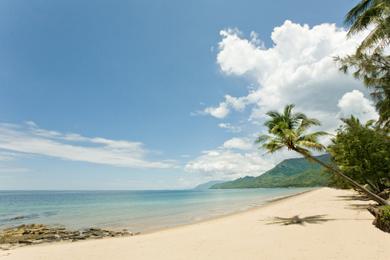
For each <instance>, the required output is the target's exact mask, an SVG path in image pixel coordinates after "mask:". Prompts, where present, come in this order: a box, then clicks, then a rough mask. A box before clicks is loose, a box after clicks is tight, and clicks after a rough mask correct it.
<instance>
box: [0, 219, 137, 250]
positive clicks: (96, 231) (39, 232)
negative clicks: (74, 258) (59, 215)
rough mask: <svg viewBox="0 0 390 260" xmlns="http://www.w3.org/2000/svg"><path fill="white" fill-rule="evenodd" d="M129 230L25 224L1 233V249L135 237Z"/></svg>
mask: <svg viewBox="0 0 390 260" xmlns="http://www.w3.org/2000/svg"><path fill="white" fill-rule="evenodd" d="M136 234H139V233H132V232H129V231H127V230H122V231H114V230H106V229H101V228H87V229H82V230H68V229H66V228H65V227H62V226H47V225H43V224H23V225H19V226H16V227H11V228H6V229H3V230H1V231H0V249H9V248H12V247H16V246H21V245H32V244H41V243H49V242H57V241H72V242H74V241H79V240H86V239H99V238H105V237H121V236H133V235H136Z"/></svg>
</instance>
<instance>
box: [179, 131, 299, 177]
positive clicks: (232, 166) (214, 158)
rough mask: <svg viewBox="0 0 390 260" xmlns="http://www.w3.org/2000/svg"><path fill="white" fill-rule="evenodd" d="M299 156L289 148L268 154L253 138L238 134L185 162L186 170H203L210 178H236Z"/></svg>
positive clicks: (251, 174) (201, 172) (260, 172)
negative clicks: (255, 143)
mask: <svg viewBox="0 0 390 260" xmlns="http://www.w3.org/2000/svg"><path fill="white" fill-rule="evenodd" d="M296 157H299V155H298V154H296V153H294V152H291V151H288V150H282V151H281V152H280V153H276V154H269V153H266V152H265V151H262V150H259V149H257V147H256V146H255V145H254V144H253V140H252V139H251V138H249V137H241V138H238V137H235V138H231V139H229V140H227V141H225V142H224V143H223V145H221V146H220V147H218V148H216V149H213V150H208V151H203V152H202V154H201V155H200V156H198V157H197V158H195V159H193V160H191V161H189V162H188V163H187V164H186V166H185V170H186V171H187V172H193V173H198V174H201V175H203V176H204V177H206V178H207V179H209V180H219V179H235V178H240V177H244V176H259V175H261V174H263V173H264V172H266V171H267V170H269V169H271V168H272V167H274V166H275V165H276V164H277V163H279V162H281V161H282V160H284V159H287V158H296Z"/></svg>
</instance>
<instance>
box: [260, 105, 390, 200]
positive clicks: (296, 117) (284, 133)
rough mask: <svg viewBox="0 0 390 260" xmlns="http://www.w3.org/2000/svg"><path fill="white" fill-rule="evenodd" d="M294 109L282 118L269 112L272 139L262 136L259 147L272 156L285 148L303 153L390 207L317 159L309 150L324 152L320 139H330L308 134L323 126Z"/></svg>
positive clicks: (317, 134)
mask: <svg viewBox="0 0 390 260" xmlns="http://www.w3.org/2000/svg"><path fill="white" fill-rule="evenodd" d="M293 108H294V105H287V106H286V107H285V108H284V111H283V113H282V114H281V113H279V112H277V111H270V112H268V113H267V115H268V116H269V117H271V119H270V120H268V121H266V122H265V126H266V127H267V128H268V133H269V134H270V135H260V136H259V137H258V139H257V140H256V143H258V144H261V145H262V147H263V148H265V149H266V150H267V151H268V152H270V153H274V152H276V151H279V150H281V149H283V148H287V149H288V150H292V151H295V152H297V153H300V154H301V155H303V156H304V157H305V158H307V159H308V160H311V161H314V162H317V163H319V164H320V165H322V166H323V167H325V168H326V169H327V170H329V171H330V172H332V173H334V174H336V175H338V176H340V177H341V178H343V179H344V180H346V181H347V182H348V183H350V184H351V185H352V186H353V187H355V188H356V189H358V190H361V191H362V192H363V193H365V194H366V195H367V196H368V197H369V198H371V199H373V200H374V201H376V202H378V203H379V204H381V205H390V203H389V202H388V201H386V200H384V199H382V198H381V197H379V196H377V195H376V194H375V193H372V192H371V191H369V190H367V189H366V188H364V187H363V186H361V185H360V184H359V183H357V182H355V181H354V180H352V179H351V178H349V177H348V176H346V175H344V174H343V173H342V172H341V171H340V170H338V169H336V168H334V167H333V166H331V165H328V164H326V163H324V162H322V161H320V160H318V159H317V158H316V157H314V156H313V155H312V154H311V152H310V150H316V151H324V150H325V146H323V145H322V144H321V143H319V141H318V138H319V137H321V136H325V135H327V133H326V132H323V131H318V132H312V133H306V131H307V130H308V129H309V128H310V127H311V126H316V125H320V122H319V121H318V120H317V119H313V118H308V117H307V116H306V115H305V114H303V113H293V111H292V110H293Z"/></svg>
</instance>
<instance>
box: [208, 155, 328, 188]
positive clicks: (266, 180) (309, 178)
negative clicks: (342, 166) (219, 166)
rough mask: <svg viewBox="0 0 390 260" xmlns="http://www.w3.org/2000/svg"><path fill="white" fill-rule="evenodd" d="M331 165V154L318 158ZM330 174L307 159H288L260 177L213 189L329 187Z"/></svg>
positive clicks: (227, 183)
mask: <svg viewBox="0 0 390 260" xmlns="http://www.w3.org/2000/svg"><path fill="white" fill-rule="evenodd" d="M317 158H318V159H320V160H321V161H323V162H326V163H329V162H330V156H329V154H324V155H320V156H317ZM329 179H330V174H329V173H327V172H324V170H323V168H322V167H321V166H320V165H319V164H317V163H314V162H309V161H308V160H307V159H305V158H294V159H287V160H284V161H282V162H281V163H279V164H278V165H276V166H275V167H274V168H272V169H271V170H269V171H267V172H266V173H264V174H262V175H260V176H258V177H250V176H246V177H243V178H239V179H236V180H233V181H228V182H224V183H219V184H215V185H213V186H212V187H211V188H212V189H242V188H277V187H315V186H327V185H328V183H329Z"/></svg>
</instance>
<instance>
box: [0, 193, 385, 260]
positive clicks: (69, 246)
mask: <svg viewBox="0 0 390 260" xmlns="http://www.w3.org/2000/svg"><path fill="white" fill-rule="evenodd" d="M354 194H355V193H354V192H352V191H342V190H335V189H330V188H322V189H318V190H315V191H311V192H308V193H305V194H301V195H298V196H295V197H291V198H287V199H284V200H281V201H277V202H273V203H270V204H268V205H266V206H263V207H261V208H257V209H254V210H250V211H247V212H244V213H239V214H235V215H231V216H227V217H223V218H219V219H214V220H210V221H206V222H202V223H198V224H193V225H187V226H182V227H177V228H172V229H167V230H163V231H158V232H154V233H150V234H144V235H139V236H135V237H125V238H110V239H101V240H89V241H83V242H75V243H54V244H47V245H38V246H30V247H22V248H17V249H13V250H9V251H0V259H1V260H2V259H50V260H52V259H90V260H96V259H110V260H113V259H137V260H139V259H169V260H173V259H184V260H190V259H224V260H227V259H234V260H238V259H239V260H241V259H283V260H284V259H297V260H304V259H310V260H314V259H326V260H329V259H342V260H347V259H354V260H358V259H365V260H368V259H373V260H389V259H390V234H388V233H384V232H382V231H380V230H378V229H377V228H375V227H374V226H373V225H372V224H371V223H372V220H373V217H372V216H371V215H370V214H369V213H368V212H367V210H362V209H359V207H357V206H359V205H361V204H367V202H364V201H356V200H347V199H345V198H343V197H342V196H348V195H354ZM324 214H325V215H327V216H326V217H325V218H329V219H334V220H330V221H326V222H322V223H316V224H305V225H287V226H286V225H280V224H269V223H270V222H272V221H271V220H272V219H273V217H276V216H278V217H292V216H294V215H299V216H300V217H307V216H313V215H324Z"/></svg>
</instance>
